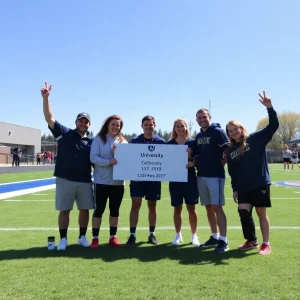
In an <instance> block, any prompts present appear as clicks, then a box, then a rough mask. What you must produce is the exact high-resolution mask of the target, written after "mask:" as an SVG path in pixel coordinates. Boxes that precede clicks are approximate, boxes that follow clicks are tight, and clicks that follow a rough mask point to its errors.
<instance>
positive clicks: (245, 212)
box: [238, 209, 252, 220]
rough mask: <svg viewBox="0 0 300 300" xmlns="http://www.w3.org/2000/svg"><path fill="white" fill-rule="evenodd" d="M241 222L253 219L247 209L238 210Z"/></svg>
mask: <svg viewBox="0 0 300 300" xmlns="http://www.w3.org/2000/svg"><path fill="white" fill-rule="evenodd" d="M238 212H239V215H240V218H241V220H249V219H251V218H252V214H251V212H250V211H248V210H247V209H239V210H238Z"/></svg>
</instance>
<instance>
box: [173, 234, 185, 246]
mask: <svg viewBox="0 0 300 300" xmlns="http://www.w3.org/2000/svg"><path fill="white" fill-rule="evenodd" d="M182 242H183V238H182V235H181V233H176V235H175V238H174V240H173V241H172V245H174V246H177V245H179V244H180V243H182Z"/></svg>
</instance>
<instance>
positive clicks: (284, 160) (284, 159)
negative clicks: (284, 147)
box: [283, 157, 291, 163]
mask: <svg viewBox="0 0 300 300" xmlns="http://www.w3.org/2000/svg"><path fill="white" fill-rule="evenodd" d="M283 162H286V163H289V162H291V160H290V159H289V158H285V157H284V158H283Z"/></svg>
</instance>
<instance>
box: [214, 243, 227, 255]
mask: <svg viewBox="0 0 300 300" xmlns="http://www.w3.org/2000/svg"><path fill="white" fill-rule="evenodd" d="M228 250H229V247H228V243H225V242H224V241H223V240H218V246H217V247H216V248H215V250H214V251H215V252H216V253H224V252H226V251H228Z"/></svg>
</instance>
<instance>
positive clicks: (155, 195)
mask: <svg viewBox="0 0 300 300" xmlns="http://www.w3.org/2000/svg"><path fill="white" fill-rule="evenodd" d="M142 129H143V131H144V133H143V134H140V135H138V136H136V137H133V138H132V139H131V140H130V141H129V143H132V144H165V143H166V141H165V140H164V139H163V138H161V137H159V136H158V135H156V134H155V133H154V130H155V119H154V117H152V116H145V117H144V118H143V119H142ZM160 195H161V182H160V181H131V182H130V196H131V199H132V206H131V210H130V236H129V238H128V240H127V243H126V246H128V247H132V246H134V245H135V240H136V235H135V232H136V226H137V223H138V219H139V211H140V208H141V205H142V199H143V197H145V199H146V200H148V201H147V202H148V209H149V215H148V219H149V236H148V243H150V244H153V245H158V244H159V243H158V241H157V239H156V237H155V235H154V231H155V225H156V218H157V213H156V201H157V200H160Z"/></svg>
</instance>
